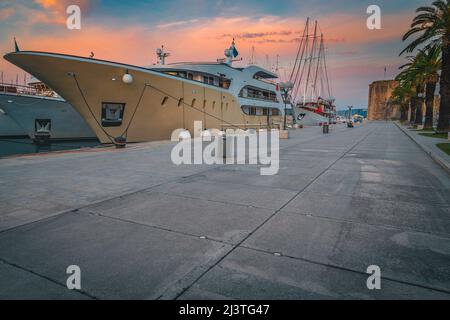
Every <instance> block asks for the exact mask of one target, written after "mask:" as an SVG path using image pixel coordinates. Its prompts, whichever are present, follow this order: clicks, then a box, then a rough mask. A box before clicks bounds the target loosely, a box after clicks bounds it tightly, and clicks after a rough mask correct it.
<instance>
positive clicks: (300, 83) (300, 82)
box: [293, 42, 309, 101]
mask: <svg viewBox="0 0 450 320" xmlns="http://www.w3.org/2000/svg"><path fill="white" fill-rule="evenodd" d="M308 50H309V42H307V43H306V49H305V54H306V56H307V55H308ZM307 60H308V59H306V58H305V63H303V68H302V70H301V72H300V78H299V79H298V85H297V89H296V92H295V95H294V96H293V97H294V101H295V100H296V99H297V96H298V94H299V93H300V91H301V89H302V88H301V85H302V80H303V76H304V74H305V69H306V65H307V64H306V61H307ZM305 85H306V84H305Z"/></svg>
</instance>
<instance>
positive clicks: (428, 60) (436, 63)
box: [401, 45, 442, 130]
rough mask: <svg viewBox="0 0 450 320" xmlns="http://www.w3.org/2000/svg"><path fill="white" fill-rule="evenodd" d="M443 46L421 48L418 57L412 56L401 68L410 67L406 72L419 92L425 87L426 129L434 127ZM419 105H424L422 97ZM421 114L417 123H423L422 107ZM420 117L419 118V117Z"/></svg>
mask: <svg viewBox="0 0 450 320" xmlns="http://www.w3.org/2000/svg"><path fill="white" fill-rule="evenodd" d="M441 52H442V51H441V47H440V46H439V45H435V46H432V47H427V48H426V49H423V50H419V53H418V54H417V56H416V57H414V58H410V62H409V63H407V64H406V65H404V66H402V67H401V68H404V67H408V69H407V70H406V71H404V73H405V74H406V75H407V77H409V78H410V80H411V81H412V82H414V83H415V84H416V86H417V88H416V90H417V92H419V93H421V92H422V90H423V88H425V104H426V113H425V124H424V129H428V130H430V129H433V106H434V93H435V91H436V84H437V82H438V81H439V70H440V69H441V63H442V59H441ZM418 103H420V104H419V106H422V99H421V97H419V100H418ZM419 111H420V114H418V115H417V116H416V124H421V122H422V119H421V116H422V108H420V109H419ZM418 117H419V118H418Z"/></svg>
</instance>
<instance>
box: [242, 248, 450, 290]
mask: <svg viewBox="0 0 450 320" xmlns="http://www.w3.org/2000/svg"><path fill="white" fill-rule="evenodd" d="M240 248H244V249H247V250H252V251H256V252H261V253H264V254H268V255H271V256H273V254H274V253H273V252H271V251H268V250H263V249H258V248H253V247H248V246H240ZM282 257H286V258H288V259H292V260H297V261H302V262H306V263H310V264H314V265H320V266H323V267H328V268H332V269H337V270H341V271H347V272H352V273H357V274H360V275H364V276H366V277H367V276H368V275H369V274H368V273H366V272H363V271H360V270H356V269H351V268H347V267H343V266H338V265H334V264H329V263H325V262H320V261H315V260H310V259H306V258H299V257H294V256H290V255H285V254H283V253H281V256H280V258H282ZM381 278H382V279H384V280H388V281H392V282H396V283H400V284H404V285H408V286H413V287H419V288H422V289H427V290H433V291H437V292H441V293H445V294H449V295H450V290H448V289H441V288H435V287H430V286H427V285H423V284H420V283H413V282H409V281H405V280H400V279H395V278H392V277H385V276H382V277H381Z"/></svg>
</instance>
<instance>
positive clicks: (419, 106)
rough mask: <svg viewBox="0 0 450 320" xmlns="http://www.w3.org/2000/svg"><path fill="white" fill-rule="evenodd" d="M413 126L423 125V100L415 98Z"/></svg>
mask: <svg viewBox="0 0 450 320" xmlns="http://www.w3.org/2000/svg"><path fill="white" fill-rule="evenodd" d="M414 124H416V125H418V126H421V125H422V124H423V99H422V98H417V101H416V120H415V121H414Z"/></svg>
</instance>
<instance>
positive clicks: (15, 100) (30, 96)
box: [0, 79, 96, 141]
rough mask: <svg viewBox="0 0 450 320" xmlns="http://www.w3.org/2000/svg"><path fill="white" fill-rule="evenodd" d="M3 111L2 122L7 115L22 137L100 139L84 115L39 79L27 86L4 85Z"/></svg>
mask: <svg viewBox="0 0 450 320" xmlns="http://www.w3.org/2000/svg"><path fill="white" fill-rule="evenodd" d="M0 109H1V110H2V111H3V112H1V111H0V113H3V116H2V117H0V119H3V117H5V116H7V117H8V118H9V121H8V123H10V125H11V122H13V123H14V124H15V127H14V128H15V129H16V130H17V129H19V131H18V132H19V133H20V134H19V135H23V134H25V135H26V136H28V137H29V138H31V139H33V140H35V141H36V140H42V139H45V140H49V141H51V140H83V139H96V137H95V134H94V132H93V131H92V130H91V129H90V128H89V126H88V125H87V124H86V122H85V121H84V120H83V118H82V117H81V116H80V114H79V113H78V112H77V111H76V110H75V109H74V108H72V106H71V105H70V104H69V103H67V102H66V101H65V100H64V99H63V98H61V97H60V96H58V95H57V94H56V93H55V92H54V91H53V90H51V89H50V88H49V87H48V86H47V85H45V84H44V83H43V82H41V81H39V80H37V79H32V80H31V81H30V82H29V83H28V85H27V86H22V85H17V84H0ZM2 124H4V122H3V121H2V122H1V123H0V125H2ZM3 130H6V131H7V132H8V131H9V129H2V127H0V133H1V132H2V131H3ZM10 133H13V131H11V132H10ZM8 135H9V134H8ZM14 135H16V136H17V134H14Z"/></svg>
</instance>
